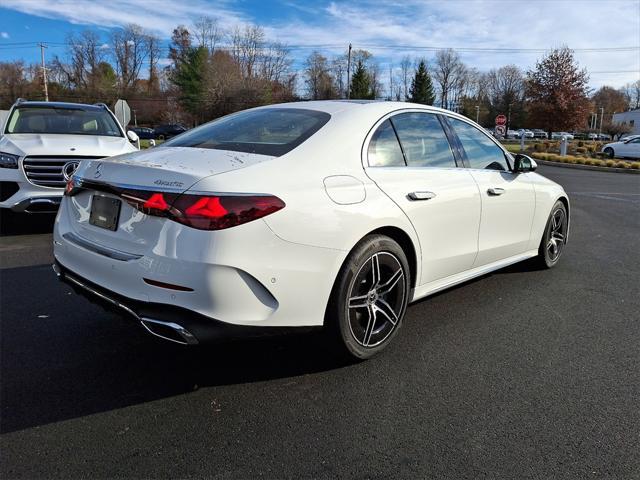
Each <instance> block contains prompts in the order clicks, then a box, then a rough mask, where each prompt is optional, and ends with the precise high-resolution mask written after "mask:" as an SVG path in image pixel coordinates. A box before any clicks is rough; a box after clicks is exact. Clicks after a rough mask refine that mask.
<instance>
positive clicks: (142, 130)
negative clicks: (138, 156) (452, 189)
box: [127, 127, 156, 140]
mask: <svg viewBox="0 0 640 480" xmlns="http://www.w3.org/2000/svg"><path fill="white" fill-rule="evenodd" d="M127 130H128V131H131V132H135V133H136V135H138V137H139V138H140V139H141V140H153V139H155V138H156V135H155V132H154V130H153V128H149V127H129V128H127Z"/></svg>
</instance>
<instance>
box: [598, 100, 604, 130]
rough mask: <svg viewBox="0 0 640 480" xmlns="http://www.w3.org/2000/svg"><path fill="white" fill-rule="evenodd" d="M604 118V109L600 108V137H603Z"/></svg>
mask: <svg viewBox="0 0 640 480" xmlns="http://www.w3.org/2000/svg"><path fill="white" fill-rule="evenodd" d="M603 118H604V107H600V131H599V132H598V137H601V136H602V119H603Z"/></svg>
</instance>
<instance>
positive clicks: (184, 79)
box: [171, 47, 209, 120]
mask: <svg viewBox="0 0 640 480" xmlns="http://www.w3.org/2000/svg"><path fill="white" fill-rule="evenodd" d="M208 56H209V52H208V50H207V49H206V48H205V47H198V48H189V49H188V51H187V52H186V54H185V58H184V59H183V61H182V62H181V63H179V64H178V65H177V66H176V69H175V71H174V72H173V75H172V78H171V80H172V81H173V83H174V84H175V85H176V86H177V87H178V88H179V89H180V92H181V95H180V103H181V104H182V106H183V107H184V109H185V110H186V111H187V112H189V113H191V114H193V115H194V116H202V115H203V112H202V104H203V102H204V83H205V69H206V67H207V61H208ZM200 120H203V119H202V118H200Z"/></svg>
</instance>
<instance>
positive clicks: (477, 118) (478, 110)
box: [476, 105, 480, 123]
mask: <svg viewBox="0 0 640 480" xmlns="http://www.w3.org/2000/svg"><path fill="white" fill-rule="evenodd" d="M478 120H480V105H476V123H479V122H478Z"/></svg>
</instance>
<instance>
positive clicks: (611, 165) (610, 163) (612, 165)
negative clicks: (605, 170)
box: [604, 160, 616, 167]
mask: <svg viewBox="0 0 640 480" xmlns="http://www.w3.org/2000/svg"><path fill="white" fill-rule="evenodd" d="M604 163H605V165H606V166H607V167H615V165H616V162H614V161H613V160H607V161H606V162H604Z"/></svg>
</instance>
